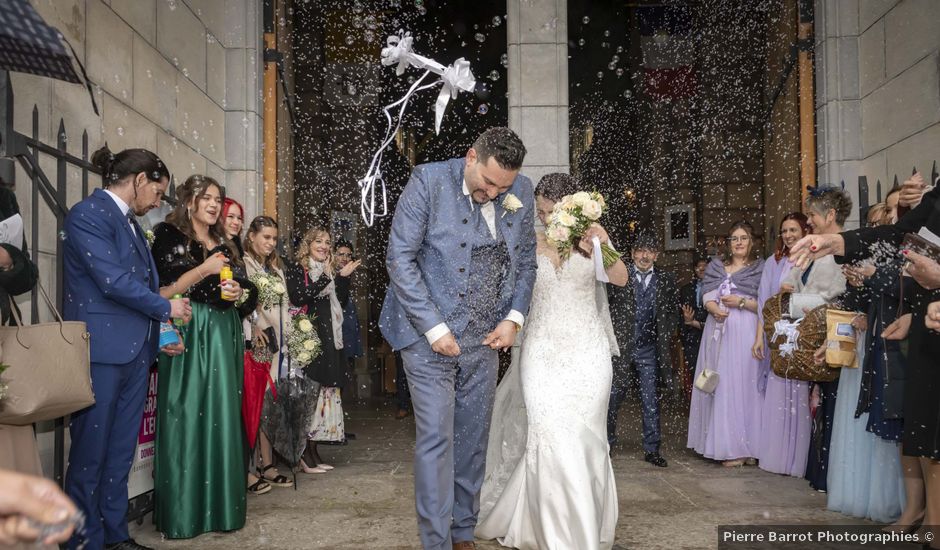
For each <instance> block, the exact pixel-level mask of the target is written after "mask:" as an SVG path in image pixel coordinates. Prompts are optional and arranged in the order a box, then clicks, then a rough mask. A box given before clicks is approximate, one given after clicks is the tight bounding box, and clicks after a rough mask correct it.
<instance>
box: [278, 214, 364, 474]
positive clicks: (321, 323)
mask: <svg viewBox="0 0 940 550" xmlns="http://www.w3.org/2000/svg"><path fill="white" fill-rule="evenodd" d="M360 263H361V262H360V261H358V260H357V261H352V262H349V263H348V264H346V265H345V266H343V268H342V269H340V270H339V271H338V272H337V273H335V275H334V273H333V261H332V241H331V239H330V234H329V233H327V231H326V230H325V229H323V228H319V227H315V228H313V229H310V230H309V231H307V233H306V234H305V235H304V238H303V240H302V241H301V243H300V247H299V248H298V249H297V263H295V264H294V265H291V266H290V267H288V268H287V273H286V275H287V292H288V295H289V296H290V301H291V304H293V305H294V306H296V307H299V308H302V309H305V310H306V312H307V314H308V315H313V316H315V319H314V324H315V325H316V330H317V336H318V337H319V338H320V342H321V344H322V353H320V355H318V356H317V357H316V358H315V359H314V360H313V362H312V363H310V364H309V365H307V367H306V368H305V369H304V370H305V374H306V376H307V378H310V379H311V380H314V381H316V382H319V383H320V396H319V399H318V402H317V412H316V415H315V416H314V421H313V424H312V425H311V426H310V427H309V429H308V432H309V440H308V445H307V449H306V450H305V451H304V459H303V460H301V462H300V467H301V469H303V471H304V472H306V473H316V474H322V473H325V472H327V471H329V470H332V469H333V467H332V466H330V465H329V464H325V463H324V462H323V459H322V458H320V455H319V453H318V452H317V442H318V441H330V442H340V441H345V439H346V434H345V429H344V424H343V405H342V398H341V394H340V388H341V387H342V385H343V383H344V382H345V381H346V369H347V362H346V357H345V354H344V353H343V308H344V307H345V305H346V303H347V302H348V301H349V277H350V275H352V274H353V272H354V271H355V270H356V268H358V267H359V264H360Z"/></svg>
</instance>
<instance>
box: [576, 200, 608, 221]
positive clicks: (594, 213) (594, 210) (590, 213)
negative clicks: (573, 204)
mask: <svg viewBox="0 0 940 550" xmlns="http://www.w3.org/2000/svg"><path fill="white" fill-rule="evenodd" d="M602 212H603V209H602V208H601V205H599V204H597V202H596V201H593V200H589V201H587V202H586V203H584V205H583V206H582V207H581V213H582V214H584V215H585V216H587V219H589V220H591V221H596V220H597V219H598V218H600V217H601V213H602Z"/></svg>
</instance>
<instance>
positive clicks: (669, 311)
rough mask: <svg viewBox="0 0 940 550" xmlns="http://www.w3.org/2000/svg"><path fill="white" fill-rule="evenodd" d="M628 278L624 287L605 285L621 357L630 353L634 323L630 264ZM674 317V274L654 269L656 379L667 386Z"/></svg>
mask: <svg viewBox="0 0 940 550" xmlns="http://www.w3.org/2000/svg"><path fill="white" fill-rule="evenodd" d="M630 277H631V279H630V281H629V282H628V283H627V284H626V286H622V287H620V286H617V285H612V284H608V285H607V295H608V299H609V301H610V316H611V320H612V321H613V324H614V334H616V336H617V343H618V344H620V356H621V357H623V358H624V359H628V358H629V357H631V354H632V353H633V347H634V344H633V339H634V327H635V326H636V295H635V293H634V291H633V268H632V267H631V268H630ZM678 316H679V297H678V295H677V292H676V278H675V275H673V274H672V272H670V271H664V270H661V269H659V268H656V353H657V358H658V359H657V362H658V366H659V378H660V380H661V381H662V383H664V384H665V385H667V386H671V385H672V338H673V336H674V335H675V332H676V326H677V325H678V323H679V317H678Z"/></svg>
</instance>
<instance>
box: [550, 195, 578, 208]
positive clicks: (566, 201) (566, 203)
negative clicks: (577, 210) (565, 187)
mask: <svg viewBox="0 0 940 550" xmlns="http://www.w3.org/2000/svg"><path fill="white" fill-rule="evenodd" d="M571 206H574V199H572V198H571V195H565V196H564V197H562V199H561V202H560V203H558V204H556V205H555V208H557V209H559V210H564V209H566V208H569V207H571Z"/></svg>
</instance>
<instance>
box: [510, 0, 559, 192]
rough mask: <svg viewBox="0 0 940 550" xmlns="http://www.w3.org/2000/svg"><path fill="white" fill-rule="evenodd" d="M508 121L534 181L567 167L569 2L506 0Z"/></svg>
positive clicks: (527, 173)
mask: <svg viewBox="0 0 940 550" xmlns="http://www.w3.org/2000/svg"><path fill="white" fill-rule="evenodd" d="M506 10H507V17H506V23H507V25H506V26H507V33H508V40H507V43H508V46H509V51H508V53H509V127H510V128H512V129H513V130H515V131H516V133H518V134H519V136H520V137H521V138H522V140H523V141H524V142H525V145H526V148H527V149H528V151H529V152H528V154H527V155H526V161H525V166H524V168H523V172H524V173H525V174H526V175H527V176H529V177H530V178H532V181H533V182H534V183H538V179H539V178H540V177H542V175H544V174H547V173H549V172H568V169H569V160H568V159H569V155H568V3H567V1H566V0H508V1H507V2H506Z"/></svg>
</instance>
